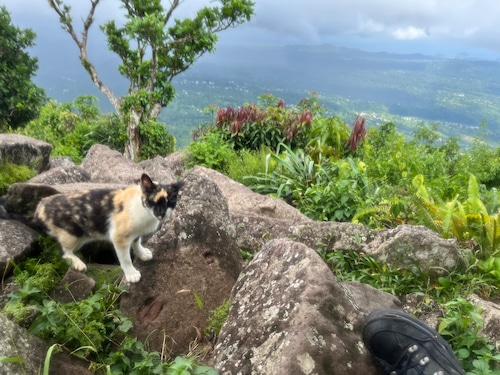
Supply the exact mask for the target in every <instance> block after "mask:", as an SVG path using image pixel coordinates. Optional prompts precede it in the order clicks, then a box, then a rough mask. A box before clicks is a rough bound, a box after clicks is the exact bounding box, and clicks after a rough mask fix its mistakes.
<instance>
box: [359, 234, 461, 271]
mask: <svg viewBox="0 0 500 375" xmlns="http://www.w3.org/2000/svg"><path fill="white" fill-rule="evenodd" d="M365 252H366V253H367V254H369V255H371V256H373V257H374V258H375V259H377V260H379V261H380V262H383V263H387V264H392V265H394V266H395V267H400V268H409V269H411V270H413V271H417V270H421V271H422V272H424V273H427V272H428V273H429V274H430V275H431V276H433V277H438V276H443V275H447V274H448V273H449V272H450V271H453V270H454V269H456V268H457V267H458V266H460V265H462V264H463V258H462V256H461V254H460V252H459V246H458V243H457V241H456V240H455V239H444V238H441V237H439V235H438V234H437V233H436V232H434V231H432V230H430V229H428V228H426V227H423V226H413V225H400V226H398V227H396V228H394V229H389V230H386V231H380V232H378V233H377V236H376V238H375V239H374V240H373V241H372V242H370V243H369V244H368V246H367V249H365Z"/></svg>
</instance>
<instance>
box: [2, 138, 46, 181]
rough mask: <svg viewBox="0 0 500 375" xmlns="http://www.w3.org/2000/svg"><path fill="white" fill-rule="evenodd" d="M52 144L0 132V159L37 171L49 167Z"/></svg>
mask: <svg viewBox="0 0 500 375" xmlns="http://www.w3.org/2000/svg"><path fill="white" fill-rule="evenodd" d="M51 151H52V146H51V145H50V144H48V143H46V142H43V141H39V140H38V139H34V138H30V137H26V136H24V135H20V134H3V133H0V161H2V160H7V161H8V162H10V163H12V164H17V165H27V166H30V167H33V168H34V169H35V170H36V171H37V172H38V173H40V172H43V171H45V170H47V169H49V165H50V152H51Z"/></svg>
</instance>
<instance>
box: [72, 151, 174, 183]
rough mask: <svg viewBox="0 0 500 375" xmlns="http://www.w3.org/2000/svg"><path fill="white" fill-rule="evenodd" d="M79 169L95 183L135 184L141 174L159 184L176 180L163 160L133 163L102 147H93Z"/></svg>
mask: <svg viewBox="0 0 500 375" xmlns="http://www.w3.org/2000/svg"><path fill="white" fill-rule="evenodd" d="M80 167H81V168H83V169H84V170H85V171H87V173H88V174H90V180H91V181H92V182H97V183H115V184H116V183H118V184H135V183H138V181H139V180H140V178H141V175H142V174H143V173H147V174H149V176H150V177H151V178H152V179H153V180H155V181H159V182H161V183H172V182H174V181H175V180H176V178H175V175H174V173H173V172H172V170H171V169H170V168H169V167H168V165H167V162H166V161H165V159H164V158H161V157H157V158H155V159H152V160H149V161H144V162H141V163H134V162H133V161H131V160H129V159H127V158H125V157H124V156H123V155H122V154H120V153H119V152H118V151H115V150H112V149H110V148H109V147H107V146H104V145H93V146H92V147H91V148H90V149H89V151H88V152H87V155H86V156H85V159H83V161H82V163H81V164H80Z"/></svg>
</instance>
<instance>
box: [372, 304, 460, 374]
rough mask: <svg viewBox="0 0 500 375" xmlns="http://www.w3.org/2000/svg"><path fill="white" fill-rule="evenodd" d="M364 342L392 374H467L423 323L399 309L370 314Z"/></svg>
mask: <svg viewBox="0 0 500 375" xmlns="http://www.w3.org/2000/svg"><path fill="white" fill-rule="evenodd" d="M363 341H364V342H365V346H366V347H367V348H368V350H369V351H370V353H372V355H373V357H374V358H375V361H376V362H377V363H378V364H379V365H380V367H381V368H382V369H383V370H384V371H385V372H386V373H387V374H391V375H465V372H464V371H463V370H462V367H461V365H460V362H459V361H458V359H457V357H456V356H455V354H454V353H453V351H452V349H451V348H450V346H449V345H448V343H447V342H446V341H445V340H444V339H443V338H442V337H441V336H440V335H439V334H438V333H437V332H436V330H434V329H432V328H430V327H429V326H427V325H425V324H424V323H423V322H421V321H420V320H418V319H416V318H414V317H412V316H410V315H408V314H406V313H404V312H402V311H399V310H392V309H382V310H375V311H373V312H372V313H371V314H369V315H368V317H367V318H366V322H365V327H364V329H363Z"/></svg>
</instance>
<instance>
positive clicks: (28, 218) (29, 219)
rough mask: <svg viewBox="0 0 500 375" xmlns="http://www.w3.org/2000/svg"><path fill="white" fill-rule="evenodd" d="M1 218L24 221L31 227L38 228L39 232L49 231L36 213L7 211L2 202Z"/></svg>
mask: <svg viewBox="0 0 500 375" xmlns="http://www.w3.org/2000/svg"><path fill="white" fill-rule="evenodd" d="M0 220H16V221H19V222H21V223H23V224H24V225H27V226H28V227H30V228H31V229H34V230H36V231H37V232H40V233H46V231H47V230H46V228H45V226H44V225H43V223H41V222H40V221H39V220H37V219H36V217H35V216H34V215H25V214H17V213H12V212H7V210H6V209H5V207H4V206H3V205H2V204H0Z"/></svg>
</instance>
